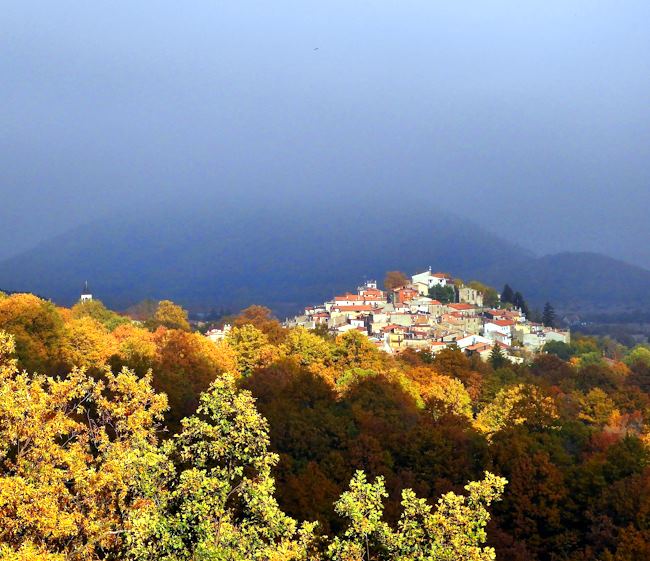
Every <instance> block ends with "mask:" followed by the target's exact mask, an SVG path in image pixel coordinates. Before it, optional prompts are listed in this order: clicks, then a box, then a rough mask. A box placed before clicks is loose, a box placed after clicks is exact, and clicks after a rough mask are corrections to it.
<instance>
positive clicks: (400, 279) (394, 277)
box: [384, 271, 410, 291]
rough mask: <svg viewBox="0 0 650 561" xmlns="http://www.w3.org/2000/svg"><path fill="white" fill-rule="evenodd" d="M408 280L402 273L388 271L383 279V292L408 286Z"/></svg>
mask: <svg viewBox="0 0 650 561" xmlns="http://www.w3.org/2000/svg"><path fill="white" fill-rule="evenodd" d="M409 280H410V279H409V277H408V276H406V275H405V274H404V273H402V271H388V272H387V273H386V276H385V277H384V290H388V291H390V290H394V289H395V288H399V287H400V286H404V285H405V284H408V282H409Z"/></svg>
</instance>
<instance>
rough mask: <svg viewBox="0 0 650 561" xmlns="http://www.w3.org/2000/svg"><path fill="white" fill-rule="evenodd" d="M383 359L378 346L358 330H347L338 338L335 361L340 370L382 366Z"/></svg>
mask: <svg viewBox="0 0 650 561" xmlns="http://www.w3.org/2000/svg"><path fill="white" fill-rule="evenodd" d="M381 359H382V357H381V355H380V353H379V350H378V349H377V347H375V346H374V345H373V344H372V343H371V342H370V340H369V339H368V337H366V336H365V335H363V334H361V333H359V332H358V331H356V330H350V331H347V332H346V333H343V334H342V335H339V336H338V337H337V338H336V347H335V349H334V361H335V363H336V365H337V367H338V368H339V369H340V370H347V369H349V368H366V369H377V368H380V367H381Z"/></svg>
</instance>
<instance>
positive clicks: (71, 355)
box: [61, 316, 116, 370]
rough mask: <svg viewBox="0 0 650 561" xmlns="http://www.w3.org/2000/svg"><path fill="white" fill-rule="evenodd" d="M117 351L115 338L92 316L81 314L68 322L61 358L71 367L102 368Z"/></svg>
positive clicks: (65, 328)
mask: <svg viewBox="0 0 650 561" xmlns="http://www.w3.org/2000/svg"><path fill="white" fill-rule="evenodd" d="M115 351H116V341H115V339H114V338H113V337H112V336H111V334H110V333H109V332H108V330H107V329H106V327H104V325H103V324H101V323H100V322H99V321H97V320H96V319H93V318H92V317H91V316H79V317H78V318H75V319H72V320H70V321H68V322H66V324H65V327H64V335H63V341H62V346H61V355H62V356H61V358H62V360H63V361H64V362H65V364H66V365H67V366H68V367H69V368H72V367H74V366H77V367H81V368H86V369H89V368H92V369H96V370H101V369H102V368H103V367H104V366H106V365H107V364H108V360H109V358H110V357H111V356H112V355H113V354H114V353H115Z"/></svg>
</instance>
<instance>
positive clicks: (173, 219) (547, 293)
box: [0, 198, 650, 314]
mask: <svg viewBox="0 0 650 561" xmlns="http://www.w3.org/2000/svg"><path fill="white" fill-rule="evenodd" d="M374 207H375V205H373V204H372V202H369V203H364V202H363V201H358V200H355V199H354V198H351V199H350V200H349V201H348V200H342V201H340V207H338V206H337V205H336V204H333V203H332V204H330V205H329V206H324V207H320V208H318V209H315V208H303V209H296V208H294V209H278V208H274V209H268V208H249V209H246V210H242V209H240V208H235V207H228V206H223V207H216V206H214V207H212V206H210V205H206V206H205V207H204V208H203V209H202V210H201V211H199V212H197V211H196V210H192V209H179V208H176V209H167V210H166V211H158V212H153V211H151V212H149V213H146V214H140V215H138V216H135V215H133V216H120V217H113V218H111V219H106V220H103V221H100V222H95V223H92V224H87V225H84V226H82V227H77V228H75V229H73V230H71V231H69V232H67V233H66V234H64V235H61V236H58V237H56V238H53V239H51V240H49V241H47V242H45V243H42V244H40V245H39V246H37V247H35V248H33V249H32V250H30V251H27V252H24V253H22V254H19V255H18V256H15V257H13V258H11V259H8V260H6V261H4V262H2V263H0V286H2V287H3V288H6V289H8V290H21V291H30V292H35V293H39V294H43V295H46V296H48V297H50V298H52V299H53V300H55V301H56V302H60V303H62V304H70V303H71V302H74V301H75V300H76V299H77V298H78V296H79V291H80V289H81V287H82V285H83V282H84V281H85V280H88V281H89V283H90V286H91V288H92V290H93V292H94V294H95V296H96V297H98V298H100V299H101V300H102V301H104V302H105V303H106V304H107V305H109V306H110V307H113V308H116V309H123V308H126V307H127V306H129V305H131V304H133V303H135V302H137V301H140V300H142V299H144V298H154V299H161V298H170V299H173V300H175V301H178V302H180V303H182V304H184V305H185V306H188V307H190V308H195V309H198V308H203V309H206V308H209V307H212V306H215V307H221V306H223V307H228V308H230V309H237V308H240V307H243V306H246V305H248V304H251V303H261V304H265V305H268V306H270V307H272V308H273V309H274V310H276V311H277V312H278V313H279V314H285V313H291V312H294V311H296V310H298V309H299V308H300V307H301V306H303V305H305V304H309V303H316V302H322V301H323V300H324V299H326V298H329V297H331V296H332V295H333V294H334V293H335V292H338V291H342V290H348V289H354V287H356V286H357V284H359V283H360V282H361V281H363V280H364V278H377V279H379V280H381V279H382V278H383V275H384V273H385V272H386V271H387V270H392V269H400V270H404V271H407V272H409V273H411V272H414V271H419V270H424V269H425V268H426V267H428V266H429V265H431V266H433V267H434V268H435V269H438V270H444V271H449V272H451V273H453V274H454V275H456V276H459V277H461V278H463V279H465V280H471V279H478V280H484V281H486V282H489V283H492V284H493V285H494V286H497V287H498V288H500V287H501V286H502V285H503V283H504V282H509V283H511V285H512V286H514V287H515V288H516V289H517V290H521V291H522V292H523V293H524V294H525V296H526V297H527V298H528V299H529V300H530V301H531V302H532V303H537V304H539V303H543V302H544V301H545V300H547V299H548V300H551V301H552V302H553V303H554V304H556V306H558V307H564V308H590V309H591V308H594V307H600V306H602V307H605V308H606V307H607V306H616V307H623V306H626V305H629V306H638V307H648V308H650V296H648V295H647V294H646V290H645V289H646V288H647V287H648V286H649V285H650V271H646V270H644V269H640V268H638V267H633V266H631V265H627V264H625V263H622V262H620V261H616V260H614V259H610V258H607V257H604V256H602V255H596V254H584V253H583V254H569V253H566V254H560V255H554V256H547V257H542V258H536V257H535V256H534V255H533V254H531V253H530V252H528V251H526V250H524V249H522V248H520V247H518V246H516V245H514V244H512V243H510V242H508V241H506V240H503V239H501V238H499V237H497V236H495V235H492V234H490V233H488V232H487V231H485V230H484V229H483V228H481V227H480V226H478V225H476V224H473V223H471V222H469V221H466V220H464V219H460V218H457V217H452V216H449V215H447V214H444V213H442V212H438V211H435V212H434V211H431V210H429V209H425V208H421V207H418V206H417V205H403V206H402V207H399V208H398V209H397V210H391V211H386V210H382V211H380V210H376V209H375V208H374Z"/></svg>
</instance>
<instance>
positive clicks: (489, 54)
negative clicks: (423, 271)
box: [0, 0, 650, 267]
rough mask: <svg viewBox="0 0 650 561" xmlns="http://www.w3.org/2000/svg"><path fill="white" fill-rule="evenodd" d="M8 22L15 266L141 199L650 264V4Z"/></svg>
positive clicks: (5, 66)
mask: <svg viewBox="0 0 650 561" xmlns="http://www.w3.org/2000/svg"><path fill="white" fill-rule="evenodd" d="M1 13H2V15H1V16H0V77H1V78H0V195H1V199H0V201H1V202H0V256H4V255H8V254H9V253H12V252H16V251H19V250H22V249H25V248H26V247H29V246H30V245H33V244H34V243H36V242H37V241H39V240H41V239H44V238H47V237H50V236H52V235H54V234H56V233H58V232H61V231H63V230H65V229H68V228H70V227H71V226H74V225H75V224H78V223H81V222H88V221H93V220H96V219H98V218H99V217H102V216H105V215H107V214H111V213H119V212H121V211H123V210H125V209H126V210H129V211H133V209H138V208H140V207H144V206H145V205H147V206H148V205H157V204H169V203H175V202H176V201H184V202H187V201H192V200H194V199H196V200H197V201H198V200H200V201H201V204H216V203H215V202H214V201H216V200H218V198H219V197H222V196H229V197H231V198H232V197H235V198H236V199H237V200H239V201H241V203H242V204H254V203H255V202H257V203H259V201H260V200H261V201H265V202H266V201H283V202H286V201H290V202H293V201H295V202H303V203H308V204H309V203H313V204H314V205H317V204H318V201H319V200H323V199H324V198H331V199H336V198H339V199H341V201H344V200H345V201H353V200H354V199H356V198H358V199H359V200H368V199H369V198H371V199H373V200H384V201H385V204H386V205H394V204H420V203H426V204H431V205H433V206H440V207H442V208H445V209H449V210H452V211H453V212H456V213H457V214H459V215H461V216H464V217H467V218H471V219H473V220H476V221H478V222H481V223H482V224H483V225H485V226H487V227H488V228H490V229H492V230H494V231H495V232H497V233H499V234H501V235H503V236H504V237H507V238H509V239H511V240H514V241H516V242H517V243H519V244H520V245H523V246H525V247H529V248H531V249H533V250H535V251H537V252H540V253H545V252H554V251H560V250H567V249H570V250H583V249H585V250H594V251H601V252H604V253H608V254H611V255H614V256H618V257H622V258H625V259H627V260H629V261H631V262H635V263H637V264H643V265H645V266H648V267H650V225H649V224H650V223H649V221H648V213H649V210H650V2H648V0H643V1H622V2H621V1H619V2H614V1H611V2H599V1H597V0H586V1H574V0H560V1H548V0H546V1H544V2H536V1H526V2H521V1H516V2H515V1H513V2H497V1H490V2H485V1H482V0H476V1H473V2H463V1H459V0H454V1H453V2H449V1H444V2H442V1H440V2H437V1H434V0H423V1H420V2H410V1H407V0H400V1H393V2H388V1H380V0H376V1H373V2H366V1H357V0H345V1H342V2H337V1H333V0H326V1H320V2H310V1H307V0H298V1H295V2H287V1H263V2H247V1H244V0H233V1H230V2H218V1H209V2H208V1H205V2H189V1H187V2H177V1H176V2H162V1H156V2H138V1H135V0H131V1H128V2H127V1H116V2H82V1H77V2H65V1H57V2H51V1H48V2H29V1H26V0H21V1H20V2H7V1H5V2H2V8H1ZM405 194H408V197H407V198H406V199H404V196H405ZM206 201H210V202H209V203H207V202H206ZM401 201H404V202H401Z"/></svg>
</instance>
